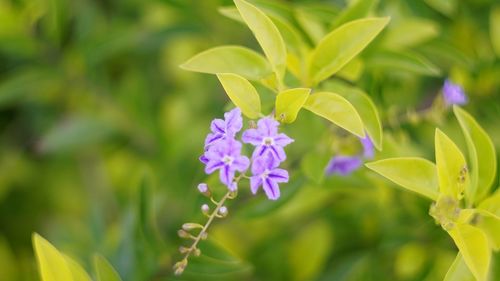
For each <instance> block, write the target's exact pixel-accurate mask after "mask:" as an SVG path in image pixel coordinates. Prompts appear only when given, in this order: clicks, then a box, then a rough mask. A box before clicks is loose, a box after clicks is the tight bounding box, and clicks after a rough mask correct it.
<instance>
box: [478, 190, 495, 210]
mask: <svg viewBox="0 0 500 281" xmlns="http://www.w3.org/2000/svg"><path fill="white" fill-rule="evenodd" d="M478 208H479V209H482V210H486V211H488V212H490V213H493V214H495V215H496V216H499V217H500V188H498V189H497V191H496V192H495V193H493V194H492V195H491V196H490V197H488V198H486V199H484V200H483V201H482V202H481V203H480V204H479V206H478Z"/></svg>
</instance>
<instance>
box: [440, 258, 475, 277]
mask: <svg viewBox="0 0 500 281" xmlns="http://www.w3.org/2000/svg"><path fill="white" fill-rule="evenodd" d="M443 281H476V279H475V278H474V275H472V272H470V270H469V268H468V267H467V265H466V264H465V261H464V259H463V257H462V255H461V254H460V252H458V254H457V257H456V258H455V260H454V261H453V263H452V264H451V266H450V268H449V269H448V272H447V273H446V276H445V277H444V280H443Z"/></svg>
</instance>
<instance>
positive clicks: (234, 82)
mask: <svg viewBox="0 0 500 281" xmlns="http://www.w3.org/2000/svg"><path fill="white" fill-rule="evenodd" d="M217 78H219V81H220V83H221V84H222V87H224V90H225V91H226V93H227V95H228V96H229V98H230V99H231V101H232V102H233V103H234V104H235V105H236V106H237V107H239V108H240V109H241V112H243V114H245V115H246V116H247V117H248V118H251V119H255V118H258V117H259V115H260V97H259V94H258V93H257V90H255V88H254V87H253V85H252V84H251V83H250V82H248V80H246V79H245V78H243V77H241V76H239V75H237V74H232V73H219V74H217Z"/></svg>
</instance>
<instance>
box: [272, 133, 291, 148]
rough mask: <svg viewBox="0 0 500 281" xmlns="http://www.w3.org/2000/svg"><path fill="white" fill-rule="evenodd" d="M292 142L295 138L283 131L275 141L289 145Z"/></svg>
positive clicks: (280, 144) (278, 143)
mask: <svg viewBox="0 0 500 281" xmlns="http://www.w3.org/2000/svg"><path fill="white" fill-rule="evenodd" d="M292 142H294V140H293V139H292V138H290V137H288V136H287V135H285V134H283V133H282V134H279V135H277V136H276V137H274V143H275V144H277V145H279V146H287V145H289V144H290V143H292Z"/></svg>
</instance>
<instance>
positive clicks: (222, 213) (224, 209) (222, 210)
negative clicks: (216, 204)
mask: <svg viewBox="0 0 500 281" xmlns="http://www.w3.org/2000/svg"><path fill="white" fill-rule="evenodd" d="M219 215H220V216H221V217H225V216H227V207H226V206H222V207H220V209H219Z"/></svg>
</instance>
